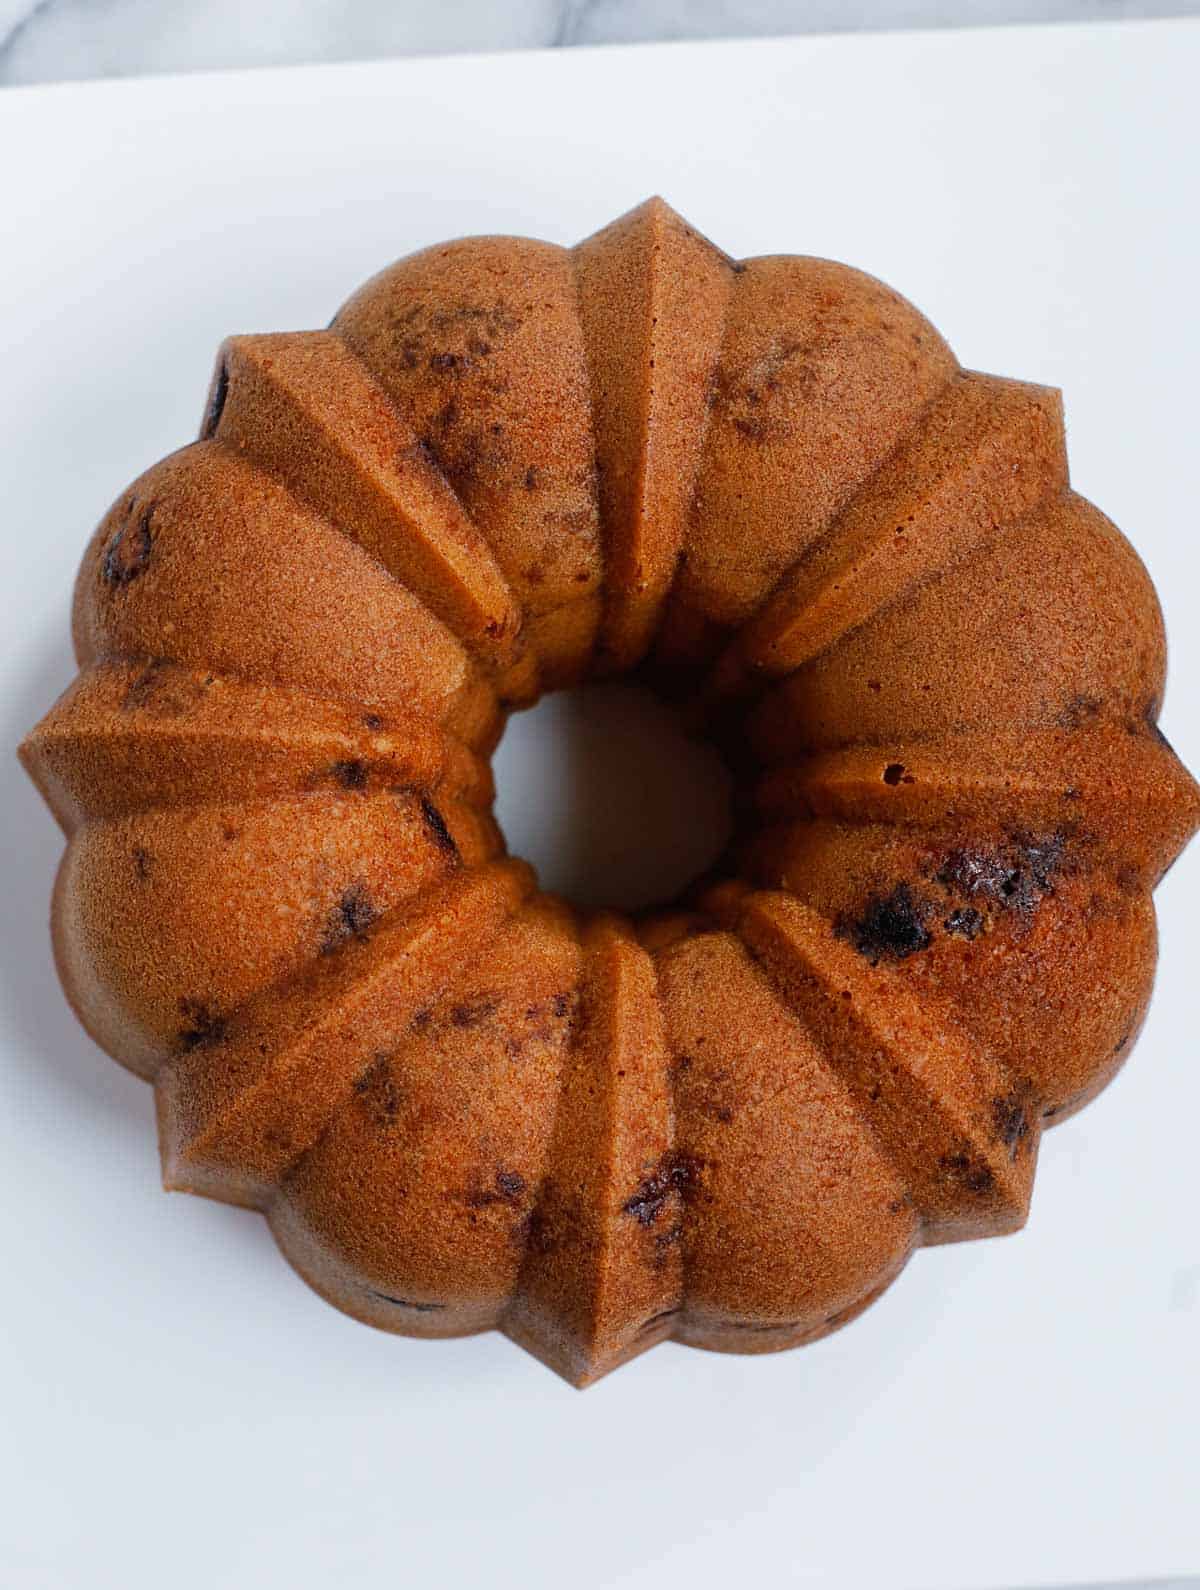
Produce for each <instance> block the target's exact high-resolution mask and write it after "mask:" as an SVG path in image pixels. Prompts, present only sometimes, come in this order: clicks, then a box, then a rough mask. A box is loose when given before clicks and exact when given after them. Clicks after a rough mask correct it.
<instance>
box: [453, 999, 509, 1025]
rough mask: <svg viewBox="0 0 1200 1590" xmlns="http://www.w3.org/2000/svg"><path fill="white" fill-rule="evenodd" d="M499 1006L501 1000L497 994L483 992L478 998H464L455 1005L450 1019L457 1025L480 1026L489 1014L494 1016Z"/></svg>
mask: <svg viewBox="0 0 1200 1590" xmlns="http://www.w3.org/2000/svg"><path fill="white" fill-rule="evenodd" d="M499 1008H500V1001H499V999H498V998H497V997H496V995H495V994H482V995H480V997H479V998H478V999H471V1000H464V1001H463V1002H462V1004H460V1005H455V1006H454V1007H453V1009H452V1010H451V1012H450V1020H451V1022H452V1023H453V1024H454V1026H456V1027H478V1026H479V1025H480V1023H481V1022H484V1021H486V1020H487V1019H488V1017H489V1016H494V1015H495V1013H496V1011H497V1010H498V1009H499Z"/></svg>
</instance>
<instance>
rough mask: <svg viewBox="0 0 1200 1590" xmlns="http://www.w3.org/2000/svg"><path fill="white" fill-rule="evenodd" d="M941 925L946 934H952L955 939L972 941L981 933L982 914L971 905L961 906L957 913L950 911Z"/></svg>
mask: <svg viewBox="0 0 1200 1590" xmlns="http://www.w3.org/2000/svg"><path fill="white" fill-rule="evenodd" d="M942 925H943V926H944V927H945V929H946V932H947V933H953V934H954V936H955V937H956V938H960V939H970V940H972V941H973V940H975V939H977V938H978V937H979V935H980V934H981V933H982V932H983V913H982V912H981V911H977V910H976V909H975V907H974V906H973V905H965V906H961V907H960V908H959V909H958V910H957V911H951V913H950V915H949V916H948V917H947V918H946V920H945V922H944V923H943V924H942Z"/></svg>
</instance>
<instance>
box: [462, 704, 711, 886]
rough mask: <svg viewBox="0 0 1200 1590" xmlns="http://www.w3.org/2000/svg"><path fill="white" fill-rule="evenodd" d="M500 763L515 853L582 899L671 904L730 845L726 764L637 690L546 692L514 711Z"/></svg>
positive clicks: (501, 797)
mask: <svg viewBox="0 0 1200 1590" xmlns="http://www.w3.org/2000/svg"><path fill="white" fill-rule="evenodd" d="M494 767H495V773H496V790H497V800H496V815H497V817H498V818H499V820H500V824H501V826H502V827H503V829H504V834H505V837H506V839H507V840H508V846H509V849H510V851H511V852H512V853H513V854H514V855H517V856H523V857H524V858H525V859H526V860H527V861H531V862H532V863H533V865H534V866H535V867H536V868H537V870H538V876H539V879H540V882H541V885H542V887H543V888H544V889H549V890H552V891H553V892H554V893H557V894H562V895H565V896H566V897H567V898H568V899H570V900H572V901H574V902H575V903H576V904H577V905H582V906H589V907H609V908H612V909H615V910H619V911H636V910H640V909H641V908H642V907H644V906H649V905H663V904H666V903H668V902H669V901H671V900H673V899H675V898H676V897H677V896H678V895H679V894H681V893H682V892H683V890H684V889H685V888H686V887H687V885H688V884H689V883H691V882H692V880H693V879H694V878H696V877H698V876H699V875H700V874H702V873H703V872H705V871H707V869H708V868H709V867H711V866H712V864H713V862H715V861H716V859H717V857H718V856H719V855H720V854H721V852H722V850H723V849H724V848H725V846H726V844H727V843H728V841H729V836H730V832H731V827H732V821H731V797H732V789H733V786H732V782H731V780H730V776H729V773H728V771H727V769H726V767H725V764H724V762H723V761H722V760H721V758H720V756H719V755H718V753H717V752H716V751H715V750H714V749H713V747H712V746H711V745H708V744H706V743H705V742H703V741H701V740H697V739H695V738H693V737H691V736H689V735H688V734H687V733H685V731H684V726H683V720H682V717H681V715H680V714H679V713H678V712H677V711H676V710H675V709H674V708H673V707H671V706H668V705H666V704H665V703H664V702H662V701H660V700H659V699H658V698H657V697H656V696H654V695H652V694H651V693H650V691H649V690H646V689H644V688H643V687H641V686H640V685H633V684H625V683H619V684H599V685H588V686H585V687H584V688H582V689H578V690H572V691H568V692H559V693H558V694H556V695H551V696H545V697H543V699H542V700H541V701H540V702H539V703H538V704H537V706H535V707H534V708H533V709H532V710H531V711H529V712H521V713H517V714H515V715H514V716H513V718H512V719H511V721H510V723H509V725H508V728H507V729H506V731H505V734H504V738H503V739H502V740H501V742H500V746H499V749H498V750H497V752H496V758H495V763H494Z"/></svg>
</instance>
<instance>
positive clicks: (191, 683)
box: [121, 657, 213, 718]
mask: <svg viewBox="0 0 1200 1590" xmlns="http://www.w3.org/2000/svg"><path fill="white" fill-rule="evenodd" d="M212 683H213V676H212V675H211V674H209V675H207V676H206V677H205V678H204V679H197V678H195V676H194V675H191V674H189V673H188V672H187V670H186V669H184V668H181V667H180V666H179V665H178V664H177V663H173V662H170V661H168V660H167V659H166V658H165V657H155V658H154V659H153V660H152V661H151V662H149V663H147V664H146V666H145V667H144V668H143V669H142V671H141V673H140V674H138V676H137V678H136V679H133V680H131V681H130V683H129V686H128V688H127V689H126V691H125V694H124V695H123V696H122V697H121V710H122V711H124V712H151V713H153V714H154V715H155V716H156V717H159V718H180V717H182V716H183V715H184V713H186V712H187V711H188V710H189V708H191V707H193V706H194V705H195V704H196V702H197V701H198V700H199V699H200V697H201V696H203V695H204V693H205V691H206V690H207V689H208V688H209V686H210V685H211V684H212Z"/></svg>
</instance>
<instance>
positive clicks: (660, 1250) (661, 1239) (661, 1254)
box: [653, 1221, 683, 1270]
mask: <svg viewBox="0 0 1200 1590" xmlns="http://www.w3.org/2000/svg"><path fill="white" fill-rule="evenodd" d="M682 1241H683V1226H682V1224H681V1223H680V1222H679V1221H676V1222H675V1224H674V1225H673V1226H668V1228H667V1229H666V1231H659V1232H658V1233H656V1235H655V1238H654V1258H653V1263H654V1267H655V1269H656V1270H661V1269H662V1268H663V1266H664V1265H665V1264H666V1262H667V1260H668V1259H669V1258H670V1255H671V1249H672V1248H676V1247H678V1246H679V1244H680V1243H681V1242H682Z"/></svg>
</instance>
